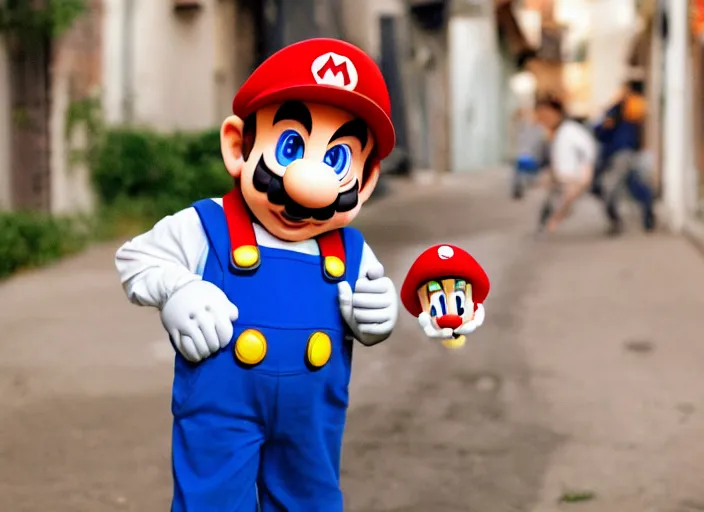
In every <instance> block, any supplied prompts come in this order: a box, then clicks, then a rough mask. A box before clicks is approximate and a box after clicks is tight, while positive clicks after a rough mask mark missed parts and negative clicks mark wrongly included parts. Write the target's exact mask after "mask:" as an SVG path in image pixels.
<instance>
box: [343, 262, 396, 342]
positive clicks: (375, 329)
mask: <svg viewBox="0 0 704 512" xmlns="http://www.w3.org/2000/svg"><path fill="white" fill-rule="evenodd" d="M337 286H338V294H339V295H338V297H339V300H340V313H341V314H342V318H344V320H345V322H347V325H348V326H349V328H350V330H351V331H352V334H353V335H354V337H355V338H356V339H357V340H359V342H360V343H362V344H364V345H367V346H371V345H376V344H377V343H380V342H382V341H384V340H385V339H386V338H388V337H389V336H391V331H393V329H394V327H395V325H396V320H397V318H398V299H397V298H396V287H395V286H394V283H393V282H391V279H389V278H388V277H384V267H383V266H382V265H381V264H380V263H379V264H376V265H373V266H371V267H370V268H369V269H368V270H367V275H366V277H363V278H361V279H359V280H358V281H357V282H356V283H355V285H354V293H352V288H351V287H350V285H349V283H348V282H346V281H342V282H341V283H339V284H338V285H337Z"/></svg>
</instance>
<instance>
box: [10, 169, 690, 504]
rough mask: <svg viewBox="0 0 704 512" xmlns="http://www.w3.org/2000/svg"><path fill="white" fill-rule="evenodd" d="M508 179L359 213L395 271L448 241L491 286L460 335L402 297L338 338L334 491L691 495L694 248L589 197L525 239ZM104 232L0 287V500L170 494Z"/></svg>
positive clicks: (136, 325)
mask: <svg viewBox="0 0 704 512" xmlns="http://www.w3.org/2000/svg"><path fill="white" fill-rule="evenodd" d="M507 183H508V178H507V177H506V176H504V175H503V174H502V173H486V174H477V175H471V176H462V177H452V178H450V179H448V180H447V181H445V182H440V183H431V184H425V185H422V186H421V185H418V184H410V183H401V184H397V185H395V186H394V187H392V188H395V189H396V190H395V191H394V193H393V194H392V195H390V196H389V197H388V198H385V199H382V200H380V201H378V202H375V203H373V204H371V205H369V207H368V208H367V209H366V210H364V211H363V213H362V215H361V217H360V219H359V222H358V223H357V224H358V226H359V227H360V228H361V229H362V230H363V231H364V232H365V234H366V236H367V239H368V241H369V243H370V245H371V246H372V247H373V248H374V249H375V251H376V253H377V255H378V256H379V258H380V259H381V261H382V262H384V263H385V265H386V268H387V273H388V274H389V275H390V276H391V277H392V279H394V281H395V282H396V283H397V286H400V283H401V281H402V280H403V277H404V275H405V271H406V270H407V269H408V268H409V266H410V265H411V263H412V262H413V260H414V259H415V257H416V256H417V255H418V254H419V253H420V252H421V251H422V250H423V249H425V248H426V247H428V246H429V245H431V244H434V243H441V242H449V243H453V244H457V245H460V246H462V247H464V248H466V249H467V250H469V251H470V252H471V253H472V254H473V255H474V256H475V257H476V258H477V259H478V260H479V261H480V262H481V263H482V264H483V265H484V267H485V268H486V270H487V272H488V274H489V277H490V278H491V280H492V290H491V294H490V295H489V298H488V300H487V302H486V304H485V305H486V311H487V320H486V322H485V324H484V326H483V327H482V328H481V329H479V330H478V331H477V332H476V333H475V334H474V335H472V336H471V337H470V338H469V340H468V341H469V343H468V344H467V346H466V347H464V349H462V350H460V351H453V352H450V351H447V350H445V349H443V348H442V347H440V346H438V345H436V344H433V343H431V342H429V341H427V340H425V339H424V338H423V337H422V335H421V332H420V329H419V328H418V326H417V325H416V323H415V319H413V318H410V317H409V316H408V315H407V314H406V312H405V311H402V312H401V320H400V323H399V327H398V329H397V331H396V332H395V333H394V335H393V336H392V338H391V339H390V340H389V341H388V342H387V343H384V344H382V345H380V346H377V347H374V348H370V349H365V347H362V346H358V347H357V348H358V350H356V354H355V371H354V372H353V378H352V380H353V383H352V390H351V407H350V412H349V420H348V430H347V437H346V446H345V453H344V459H343V485H344V488H345V491H346V499H347V510H348V511H350V512H391V511H395V512H430V511H432V512H465V511H467V512H514V511H515V512H556V511H562V510H578V511H580V512H697V511H701V510H704V486H703V485H702V483H701V481H702V475H704V443H703V442H702V440H703V439H704V392H703V391H704V256H702V254H701V253H699V252H697V250H696V249H695V248H694V247H693V246H692V245H691V244H690V243H688V242H687V241H686V240H684V239H682V238H678V237H673V236H669V235H667V234H655V235H652V236H646V235H644V234H642V233H641V232H640V231H639V227H638V225H637V223H632V224H631V226H629V230H628V232H627V233H626V234H625V235H624V237H623V238H621V239H616V240H612V239H606V238H603V237H602V232H603V230H604V228H605V226H604V223H603V221H602V219H601V217H600V214H599V211H598V207H597V205H596V204H595V203H594V202H592V201H591V200H590V199H585V200H583V201H582V203H580V204H579V205H578V208H577V211H576V212H575V214H574V216H573V217H572V218H571V219H570V220H569V221H568V222H566V223H565V225H564V229H562V232H561V233H559V234H558V235H556V236H555V237H554V239H551V240H547V241H536V240H534V239H533V236H532V233H533V229H534V224H535V220H536V214H537V208H538V202H539V199H540V197H539V193H533V194H530V195H529V196H528V197H527V198H526V200H524V201H522V202H512V201H510V200H509V198H508V186H507ZM116 247H117V245H116V244H114V245H108V246H101V247H96V248H93V249H91V250H90V251H88V252H87V253H85V254H83V255H80V256H78V257H76V258H73V259H70V260H67V261H64V262H62V263H60V264H58V265H56V266H54V267H52V268H48V269H45V270H41V271H38V272H32V273H26V274H24V275H20V276H17V277H16V278H14V279H11V280H9V281H8V282H6V283H3V284H2V285H0V333H1V334H0V345H1V346H2V349H3V357H2V359H0V397H2V398H1V399H0V510H2V511H8V512H40V511H47V510H51V511H52V512H113V511H115V512H118V511H129V512H152V511H165V510H167V509H168V503H169V497H170V493H171V473H170V466H169V456H170V453H169V446H170V410H169V407H170V384H171V372H172V367H171V366H172V357H173V356H172V353H171V350H172V349H171V346H170V345H169V343H168V340H167V339H166V338H165V336H164V334H163V332H162V328H161V325H160V322H159V318H158V315H157V314H156V312H155V311H151V310H148V309H145V308H138V307H136V306H132V305H130V304H129V303H128V302H127V300H126V298H125V297H124V294H123V293H122V290H121V288H120V285H119V282H118V279H117V274H116V272H115V270H114V267H113V262H112V257H113V253H114V250H115V249H116ZM580 494H581V495H582V497H583V498H584V500H585V501H582V502H580V503H562V502H561V500H562V498H567V497H569V496H573V497H575V496H577V497H578V495H580Z"/></svg>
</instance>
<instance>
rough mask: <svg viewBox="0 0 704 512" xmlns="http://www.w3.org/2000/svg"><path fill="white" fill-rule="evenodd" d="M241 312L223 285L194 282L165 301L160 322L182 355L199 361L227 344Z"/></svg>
mask: <svg viewBox="0 0 704 512" xmlns="http://www.w3.org/2000/svg"><path fill="white" fill-rule="evenodd" d="M238 314H239V312H238V311H237V307H236V306H235V305H234V304H233V303H232V302H230V300H229V299H228V298H227V296H226V295H225V293H224V292H223V291H222V290H221V289H220V288H218V287H217V286H215V285H214V284H213V283H209V282H207V281H193V282H191V283H189V284H187V285H186V286H184V287H183V288H181V289H179V290H177V291H176V293H174V294H173V295H172V296H171V298H170V299H169V300H168V301H167V302H166V304H165V305H164V307H163V308H162V310H161V322H162V324H164V328H165V329H166V332H168V333H169V336H170V337H171V340H172V341H173V343H174V346H175V347H176V349H177V350H178V351H179V352H180V353H181V355H183V357H185V358H186V359H188V360H189V361H191V362H192V363H197V362H200V361H202V360H203V359H205V358H206V357H208V356H211V355H212V354H214V353H216V352H217V351H218V350H220V349H221V348H224V347H226V346H227V344H228V343H229V342H230V339H231V338H232V333H233V326H232V323H233V322H234V321H235V320H237V317H238Z"/></svg>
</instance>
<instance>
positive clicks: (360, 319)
mask: <svg viewBox="0 0 704 512" xmlns="http://www.w3.org/2000/svg"><path fill="white" fill-rule="evenodd" d="M233 113H234V115H233V116H232V117H229V118H227V119H226V120H225V121H224V123H223V124H222V129H221V146H222V155H223V159H224V163H225V167H226V168H227V171H228V172H229V173H230V175H231V176H232V177H233V178H234V183H235V185H234V188H233V190H232V191H231V192H229V193H228V194H227V195H225V197H223V198H222V199H205V200H202V201H198V202H197V203H195V204H194V205H193V207H191V208H187V209H185V210H183V211H180V212H178V213H176V214H175V215H173V216H169V217H166V218H164V219H163V220H161V221H160V222H159V223H157V224H156V225H155V226H154V228H153V229H152V230H151V231H149V232H147V233H144V234H142V235H140V236H138V237H136V238H134V239H133V240H131V241H130V242H127V243H126V244H125V245H124V246H123V247H121V248H120V249H119V250H118V252H117V254H116V264H117V268H118V270H119V273H120V276H121V279H122V283H123V286H124V288H125V290H126V293H127V296H128V297H129V299H130V300H131V301H132V302H133V303H135V304H138V305H142V306H152V307H155V308H158V309H159V310H160V311H161V320H162V323H163V325H164V328H165V329H166V331H167V332H168V334H169V337H170V339H171V342H172V344H173V345H174V347H175V348H176V356H175V357H176V361H175V376H174V383H173V399H172V413H173V417H174V422H173V441H172V445H173V455H172V458H173V476H174V498H173V504H172V509H171V510H172V511H175V512H184V511H185V512H237V511H245V512H254V511H255V510H262V511H289V512H295V511H301V512H336V511H341V510H342V509H343V499H342V492H341V490H340V454H341V448H342V436H343V431H344V427H345V420H346V411H347V405H348V385H349V381H350V369H351V356H352V342H353V340H354V339H357V340H358V341H359V342H361V343H362V344H364V345H374V344H377V343H379V342H381V341H384V340H385V339H387V338H388V337H389V336H390V335H391V331H392V330H393V328H394V325H395V324H396V319H397V316H398V299H397V297H396V290H395V288H394V285H393V284H392V282H391V280H390V279H388V278H387V277H384V269H383V267H382V265H381V264H380V263H379V261H378V260H377V259H376V257H375V256H374V253H373V252H372V250H371V249H370V248H369V246H367V244H366V243H365V242H364V238H363V237H362V234H361V233H360V232H359V231H357V230H356V229H353V228H350V227H347V225H348V224H349V223H350V222H351V221H352V220H353V219H354V218H355V217H356V215H357V214H358V213H359V211H360V208H361V206H362V204H363V203H364V202H365V201H366V200H367V199H369V196H370V195H371V193H372V191H373V190H374V187H375V185H376V183H377V180H378V178H379V172H380V164H379V162H380V160H381V159H383V158H384V157H386V156H387V155H388V154H389V153H390V152H391V150H392V148H393V147H394V144H395V134H394V128H393V125H392V123H391V120H390V101H389V94H388V90H387V87H386V84H385V83H384V79H383V77H382V75H381V72H380V71H379V68H378V67H377V66H376V64H375V63H374V61H373V60H372V59H371V58H370V57H369V56H368V55H366V54H365V53H364V52H362V51H361V50H360V49H359V48H357V47H355V46H353V45H351V44H348V43H346V42H343V41H339V40H334V39H312V40H307V41H303V42H300V43H296V44H293V45H291V46H288V47H286V48H284V49H283V50H281V51H279V52H278V53H276V54H274V55H273V56H271V57H270V58H269V59H267V60H266V61H265V62H264V63H263V64H262V65H261V66H259V68H257V69H256V70H255V71H254V73H253V74H252V75H251V76H250V78H249V79H248V80H247V81H246V82H245V84H244V85H243V86H242V88H241V89H240V90H239V92H238V93H237V95H236V96H235V98H234V102H233Z"/></svg>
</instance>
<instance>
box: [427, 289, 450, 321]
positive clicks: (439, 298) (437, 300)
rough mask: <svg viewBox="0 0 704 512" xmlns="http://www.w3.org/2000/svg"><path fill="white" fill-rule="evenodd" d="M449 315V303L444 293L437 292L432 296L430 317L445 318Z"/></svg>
mask: <svg viewBox="0 0 704 512" xmlns="http://www.w3.org/2000/svg"><path fill="white" fill-rule="evenodd" d="M446 314H447V302H446V299H445V293H444V292H437V293H434V294H432V295H431V296H430V316H443V315H446Z"/></svg>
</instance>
